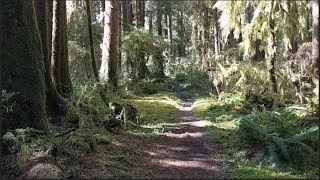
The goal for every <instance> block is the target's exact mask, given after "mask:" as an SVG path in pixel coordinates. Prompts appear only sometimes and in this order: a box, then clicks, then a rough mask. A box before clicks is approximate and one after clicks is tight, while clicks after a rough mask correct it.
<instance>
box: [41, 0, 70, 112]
mask: <svg viewBox="0 0 320 180" xmlns="http://www.w3.org/2000/svg"><path fill="white" fill-rule="evenodd" d="M50 7H52V1H36V13H37V22H38V27H39V32H40V37H41V45H42V53H43V62H44V67H45V70H44V71H45V73H44V75H45V85H46V91H45V93H46V106H47V112H48V113H49V114H50V115H51V116H57V115H60V116H66V113H67V106H66V102H65V101H64V100H63V98H62V97H61V96H60V94H59V93H58V91H57V89H56V87H55V86H54V84H53V81H52V76H51V75H52V74H51V71H52V69H51V50H52V48H51V40H52V39H51V33H52V30H51V26H52V21H51V18H50V17H51V15H50V14H52V13H51V12H52V9H50ZM50 21H51V22H50Z"/></svg>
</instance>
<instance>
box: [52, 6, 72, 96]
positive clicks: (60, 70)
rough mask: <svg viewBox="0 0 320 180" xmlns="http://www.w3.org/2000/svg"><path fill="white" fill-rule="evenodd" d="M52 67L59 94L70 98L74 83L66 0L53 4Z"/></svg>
mask: <svg viewBox="0 0 320 180" xmlns="http://www.w3.org/2000/svg"><path fill="white" fill-rule="evenodd" d="M52 66H53V78H54V82H55V85H56V88H57V90H58V92H59V93H60V94H61V95H62V96H63V97H69V96H70V95H71V93H72V83H71V78H70V73H69V64H68V30H67V16H66V0H55V1H54V2H53V31H52Z"/></svg>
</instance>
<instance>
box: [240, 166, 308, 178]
mask: <svg viewBox="0 0 320 180" xmlns="http://www.w3.org/2000/svg"><path fill="white" fill-rule="evenodd" d="M235 177H236V178H240V179H278V178H283V179H304V178H305V177H299V176H295V175H291V174H290V173H283V172H277V171H274V170H270V169H266V168H258V167H254V166H240V167H238V168H237V169H236V171H235Z"/></svg>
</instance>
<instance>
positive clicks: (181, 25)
mask: <svg viewBox="0 0 320 180" xmlns="http://www.w3.org/2000/svg"><path fill="white" fill-rule="evenodd" d="M177 24H178V37H179V40H180V42H179V44H178V55H179V56H180V57H183V56H185V55H186V48H185V45H184V39H185V38H184V36H185V32H184V21H183V11H182V10H181V9H180V10H179V11H178V22H177Z"/></svg>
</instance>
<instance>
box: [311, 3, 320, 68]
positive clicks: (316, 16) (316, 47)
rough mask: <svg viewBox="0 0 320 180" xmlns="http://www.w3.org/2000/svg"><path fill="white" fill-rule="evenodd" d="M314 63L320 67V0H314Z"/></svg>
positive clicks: (314, 65) (315, 66) (316, 66)
mask: <svg viewBox="0 0 320 180" xmlns="http://www.w3.org/2000/svg"><path fill="white" fill-rule="evenodd" d="M312 64H313V67H314V68H316V69H318V68H319V0H313V1H312Z"/></svg>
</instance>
